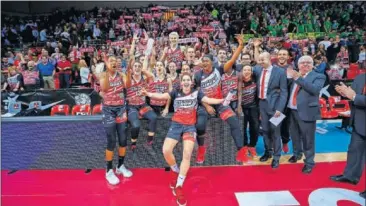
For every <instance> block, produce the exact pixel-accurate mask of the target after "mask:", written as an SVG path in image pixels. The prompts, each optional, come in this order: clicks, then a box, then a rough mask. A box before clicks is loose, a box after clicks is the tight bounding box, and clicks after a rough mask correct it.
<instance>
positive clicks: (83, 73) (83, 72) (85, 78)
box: [79, 59, 90, 84]
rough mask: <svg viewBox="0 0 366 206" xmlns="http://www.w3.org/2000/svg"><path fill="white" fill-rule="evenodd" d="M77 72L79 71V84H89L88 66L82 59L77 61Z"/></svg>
mask: <svg viewBox="0 0 366 206" xmlns="http://www.w3.org/2000/svg"><path fill="white" fill-rule="evenodd" d="M79 70H80V78H81V84H87V83H90V82H89V74H90V69H89V68H88V65H87V64H86V62H85V60H83V59H82V60H80V61H79Z"/></svg>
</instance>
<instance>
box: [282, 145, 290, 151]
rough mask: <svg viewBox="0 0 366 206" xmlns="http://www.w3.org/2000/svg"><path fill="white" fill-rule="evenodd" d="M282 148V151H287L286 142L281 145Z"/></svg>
mask: <svg viewBox="0 0 366 206" xmlns="http://www.w3.org/2000/svg"><path fill="white" fill-rule="evenodd" d="M282 150H283V152H284V153H288V151H289V149H288V145H287V143H286V144H283V145H282Z"/></svg>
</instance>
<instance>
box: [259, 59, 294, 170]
mask: <svg viewBox="0 0 366 206" xmlns="http://www.w3.org/2000/svg"><path fill="white" fill-rule="evenodd" d="M258 64H259V65H260V67H256V68H255V69H254V74H255V76H256V82H257V88H258V94H259V110H260V116H261V125H262V130H263V137H264V143H265V153H264V155H263V156H262V157H261V158H260V161H261V162H265V161H267V160H268V159H270V158H272V148H274V151H273V157H274V158H273V160H272V164H271V166H272V168H277V167H278V166H279V160H280V157H281V124H279V125H277V127H276V126H274V125H273V124H272V123H271V122H270V121H269V120H270V119H271V118H272V117H279V116H280V115H281V113H282V112H283V110H284V109H285V107H286V101H287V96H288V93H287V92H288V91H287V79H286V73H285V72H284V71H283V69H280V68H278V67H274V66H272V64H271V59H270V54H269V53H268V52H264V53H262V54H260V55H259V58H258Z"/></svg>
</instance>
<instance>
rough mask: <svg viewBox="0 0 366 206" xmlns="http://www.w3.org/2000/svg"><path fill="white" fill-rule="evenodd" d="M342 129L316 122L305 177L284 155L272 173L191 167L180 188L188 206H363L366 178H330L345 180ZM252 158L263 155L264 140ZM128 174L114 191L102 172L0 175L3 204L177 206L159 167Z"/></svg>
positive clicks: (255, 165)
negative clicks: (353, 181)
mask: <svg viewBox="0 0 366 206" xmlns="http://www.w3.org/2000/svg"><path fill="white" fill-rule="evenodd" d="M339 125H340V123H339V122H336V123H328V124H323V123H319V124H318V126H319V127H321V128H323V130H321V131H320V133H321V134H320V133H317V135H316V152H317V155H316V162H317V164H316V166H315V168H314V170H313V172H312V173H311V174H310V175H305V174H302V172H301V169H302V167H303V164H302V161H299V162H298V163H297V164H289V163H287V160H288V159H289V158H290V156H291V153H290V154H284V155H283V156H282V157H281V163H282V164H281V165H280V167H279V168H278V169H275V170H273V169H272V168H271V167H270V161H268V162H266V163H260V162H259V160H258V158H256V159H254V160H251V161H250V162H248V163H247V164H245V165H243V166H241V165H240V166H221V167H216V166H209V167H194V168H192V169H191V170H190V171H189V174H188V176H187V179H186V180H185V184H184V192H185V195H186V198H187V200H188V204H187V205H189V206H190V205H192V206H206V205H209V206H216V205H217V206H231V205H233V206H234V205H235V206H237V205H240V206H242V205H249V206H252V205H253V206H267V205H268V206H269V205H310V206H328V205H329V206H333V205H340V206H346V205H350V206H352V205H365V199H362V198H361V197H360V196H359V195H358V193H359V192H360V191H363V190H364V189H365V182H366V179H365V172H364V174H363V177H362V179H361V180H360V182H359V184H358V185H356V186H354V185H349V184H343V183H335V182H332V181H331V180H330V179H329V176H331V175H336V174H342V172H343V169H344V167H345V160H346V154H347V153H346V151H347V147H348V144H349V141H350V134H348V133H346V132H345V131H342V130H339V129H336V128H335V126H339ZM324 129H325V130H324ZM290 145H291V142H290ZM257 152H258V153H259V155H261V154H262V153H263V142H262V138H260V140H259V143H258V145H257ZM290 152H292V148H291V146H290ZM207 155H210V154H207ZM132 171H133V172H134V176H133V177H132V178H129V179H126V178H125V179H124V178H122V177H121V183H120V184H119V185H117V186H111V185H108V184H107V182H106V180H105V179H104V174H105V170H104V169H99V170H92V171H90V172H85V171H84V170H72V169H70V170H19V171H16V172H10V171H6V170H2V171H1V193H2V194H1V199H2V200H1V205H3V206H18V205H19V206H23V205H27V206H40V205H47V206H48V205H50V206H51V205H52V206H58V205H78V206H81V205H92V206H94V205H95V206H117V205H123V206H135V205H136V206H165V205H166V206H173V205H176V203H175V198H174V197H173V195H172V192H171V189H170V188H169V172H167V171H165V169H164V168H160V169H159V168H154V169H143V168H141V169H133V168H132Z"/></svg>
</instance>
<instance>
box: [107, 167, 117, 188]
mask: <svg viewBox="0 0 366 206" xmlns="http://www.w3.org/2000/svg"><path fill="white" fill-rule="evenodd" d="M105 178H106V179H107V181H108V183H109V184H111V185H117V184H118V183H119V179H118V177H117V176H116V175H115V174H114V172H113V170H112V169H110V170H109V171H108V172H107V173H106V174H105Z"/></svg>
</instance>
